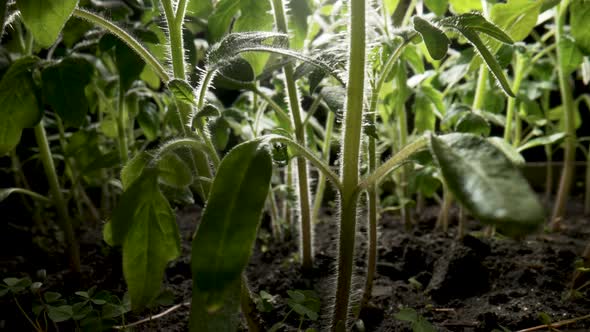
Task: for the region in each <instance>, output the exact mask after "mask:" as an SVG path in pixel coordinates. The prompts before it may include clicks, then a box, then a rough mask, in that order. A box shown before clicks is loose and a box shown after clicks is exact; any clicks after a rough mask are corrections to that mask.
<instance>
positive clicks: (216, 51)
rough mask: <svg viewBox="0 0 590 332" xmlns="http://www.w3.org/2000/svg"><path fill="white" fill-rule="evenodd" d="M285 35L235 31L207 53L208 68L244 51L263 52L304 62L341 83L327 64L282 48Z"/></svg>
mask: <svg viewBox="0 0 590 332" xmlns="http://www.w3.org/2000/svg"><path fill="white" fill-rule="evenodd" d="M286 42H287V36H286V35H284V34H280V33H276V32H236V33H231V34H229V35H227V36H225V37H224V38H223V40H221V41H220V42H219V43H217V44H215V45H213V46H212V47H211V48H210V50H209V53H208V54H207V65H208V67H209V68H208V69H209V70H218V69H220V68H223V67H227V66H230V65H232V64H233V63H235V62H236V58H238V59H241V58H240V57H239V55H240V54H242V53H244V52H264V53H271V54H278V55H283V56H287V57H290V58H293V59H296V60H300V61H303V62H306V63H308V64H310V65H313V66H315V67H317V68H318V69H321V70H323V71H324V72H326V73H328V74H330V75H332V76H333V77H334V78H336V79H337V80H338V81H339V82H340V83H341V84H343V80H342V78H341V77H340V74H339V73H338V71H337V70H336V69H335V68H334V67H333V66H330V65H329V64H327V63H325V62H322V61H320V60H318V59H315V58H312V57H310V56H307V55H304V54H302V53H299V52H296V51H293V50H290V49H288V48H284V45H285V43H286Z"/></svg>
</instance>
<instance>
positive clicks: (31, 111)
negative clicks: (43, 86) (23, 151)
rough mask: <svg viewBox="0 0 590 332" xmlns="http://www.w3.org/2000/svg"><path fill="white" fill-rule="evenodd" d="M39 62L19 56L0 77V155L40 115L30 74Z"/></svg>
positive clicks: (10, 147)
mask: <svg viewBox="0 0 590 332" xmlns="http://www.w3.org/2000/svg"><path fill="white" fill-rule="evenodd" d="M38 62H39V59H38V58H36V57H23V58H20V59H18V60H16V61H15V62H14V63H13V64H12V65H11V66H10V68H9V69H8V71H7V72H6V74H4V76H3V77H2V81H0V105H2V107H0V156H1V155H4V154H5V153H7V152H8V151H10V150H12V149H13V148H14V147H15V146H16V145H17V144H18V142H19V141H20V136H21V132H22V130H23V129H24V128H29V127H33V126H35V125H36V124H37V123H38V122H39V121H40V120H41V117H42V116H43V113H42V112H41V108H40V107H39V103H38V101H37V97H36V93H35V82H34V81H33V75H32V71H33V68H34V67H35V66H36V65H37V63H38Z"/></svg>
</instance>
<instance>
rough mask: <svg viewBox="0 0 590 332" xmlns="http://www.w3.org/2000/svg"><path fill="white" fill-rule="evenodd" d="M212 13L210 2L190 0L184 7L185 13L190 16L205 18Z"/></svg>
mask: <svg viewBox="0 0 590 332" xmlns="http://www.w3.org/2000/svg"><path fill="white" fill-rule="evenodd" d="M211 11H213V4H212V3H211V0H191V1H189V2H188V5H187V7H186V13H187V15H190V16H195V17H203V18H207V17H208V16H209V14H210V13H211Z"/></svg>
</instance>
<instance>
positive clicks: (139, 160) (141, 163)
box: [121, 151, 151, 191]
mask: <svg viewBox="0 0 590 332" xmlns="http://www.w3.org/2000/svg"><path fill="white" fill-rule="evenodd" d="M150 159H151V158H150V155H149V154H148V153H147V152H145V151H143V152H140V153H138V154H136V155H135V156H134V157H133V158H132V159H131V160H129V161H128V162H127V164H125V166H123V169H122V170H121V184H122V185H123V190H124V191H126V190H127V189H128V188H129V187H130V186H131V184H133V182H134V181H135V180H137V179H138V178H139V177H140V176H141V173H142V172H143V169H144V168H145V167H146V166H147V164H148V162H149V161H150Z"/></svg>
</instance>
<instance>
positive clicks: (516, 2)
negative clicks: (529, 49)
mask: <svg viewBox="0 0 590 332" xmlns="http://www.w3.org/2000/svg"><path fill="white" fill-rule="evenodd" d="M542 4H543V2H542V1H538V0H510V1H508V3H505V4H504V3H497V4H495V5H494V6H493V7H492V10H491V12H490V19H491V20H492V22H494V23H495V24H496V25H497V26H498V27H499V28H500V29H502V30H504V31H505V32H506V33H507V34H508V35H509V36H510V37H511V38H512V40H514V41H521V40H523V39H525V38H526V37H527V36H528V35H529V34H530V32H531V31H532V30H533V28H534V27H535V25H536V24H537V18H538V17H539V12H540V10H541V5H542Z"/></svg>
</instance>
